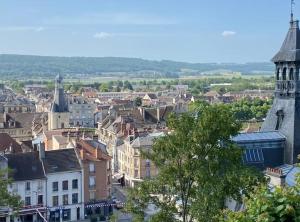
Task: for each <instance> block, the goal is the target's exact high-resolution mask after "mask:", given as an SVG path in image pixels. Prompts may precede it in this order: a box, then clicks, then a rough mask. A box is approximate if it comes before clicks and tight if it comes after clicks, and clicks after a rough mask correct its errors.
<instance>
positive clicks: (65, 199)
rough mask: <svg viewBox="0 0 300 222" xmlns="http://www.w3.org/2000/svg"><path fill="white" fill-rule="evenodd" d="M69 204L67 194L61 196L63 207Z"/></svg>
mask: <svg viewBox="0 0 300 222" xmlns="http://www.w3.org/2000/svg"><path fill="white" fill-rule="evenodd" d="M68 204H69V198H68V194H64V195H63V205H68Z"/></svg>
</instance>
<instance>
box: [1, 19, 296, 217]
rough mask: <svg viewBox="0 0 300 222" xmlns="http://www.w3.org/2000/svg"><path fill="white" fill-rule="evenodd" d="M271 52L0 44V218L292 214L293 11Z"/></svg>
mask: <svg viewBox="0 0 300 222" xmlns="http://www.w3.org/2000/svg"><path fill="white" fill-rule="evenodd" d="M274 47H277V46H274ZM272 61H273V63H274V64H275V65H274V64H271V63H270V64H269V63H252V64H250V63H249V64H243V65H239V64H190V63H179V62H171V61H159V62H157V61H147V60H142V59H126V58H79V57H78V58H61V57H36V56H19V55H0V75H1V79H2V82H1V84H0V176H1V178H2V179H1V181H0V222H48V221H49V222H59V221H60V222H62V221H91V222H96V221H166V222H169V221H183V222H193V221H200V222H202V221H212V222H213V221H224V222H225V221H229V222H245V221H251V222H252V221H286V222H288V221H299V217H300V213H299V212H300V209H299V203H300V198H299V189H300V184H299V178H298V173H300V168H299V166H298V165H297V163H298V162H299V161H298V158H299V154H300V132H299V130H300V110H299V109H300V82H299V81H300V75H299V69H300V30H299V22H298V21H297V20H294V18H293V14H292V16H291V21H290V27H289V30H288V33H287V37H286V39H285V41H284V43H283V45H282V47H281V49H280V50H279V52H278V53H277V54H276V55H275V56H274V57H273V59H272ZM273 70H275V72H274V71H273ZM270 71H272V72H274V73H273V75H272V76H266V75H263V74H266V73H269V72H270ZM109 73H113V74H112V75H113V76H114V79H109V80H107V81H106V80H105V78H104V77H105V76H110V74H109ZM4 74H5V75H6V77H3V76H4ZM245 74H248V75H245ZM257 74H260V75H257ZM73 75H74V79H73V78H72V77H73ZM124 75H125V76H124ZM131 76H134V79H133V78H131ZM99 77H102V79H101V78H100V79H99ZM151 78H153V79H151ZM274 208H275V209H274ZM295 218H297V219H295Z"/></svg>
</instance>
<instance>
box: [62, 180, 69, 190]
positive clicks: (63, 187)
mask: <svg viewBox="0 0 300 222" xmlns="http://www.w3.org/2000/svg"><path fill="white" fill-rule="evenodd" d="M62 189H63V190H68V181H67V180H64V181H63V182H62Z"/></svg>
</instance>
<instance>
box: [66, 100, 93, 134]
mask: <svg viewBox="0 0 300 222" xmlns="http://www.w3.org/2000/svg"><path fill="white" fill-rule="evenodd" d="M68 103H69V104H68V107H69V112H70V126H71V127H72V126H73V127H75V126H76V127H90V128H93V127H94V126H95V122H94V112H95V110H96V105H95V103H92V102H90V101H88V100H87V99H85V98H84V97H80V96H69V99H68Z"/></svg>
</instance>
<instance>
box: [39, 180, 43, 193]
mask: <svg viewBox="0 0 300 222" xmlns="http://www.w3.org/2000/svg"><path fill="white" fill-rule="evenodd" d="M38 190H39V191H42V190H43V181H42V180H40V181H39V182H38Z"/></svg>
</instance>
